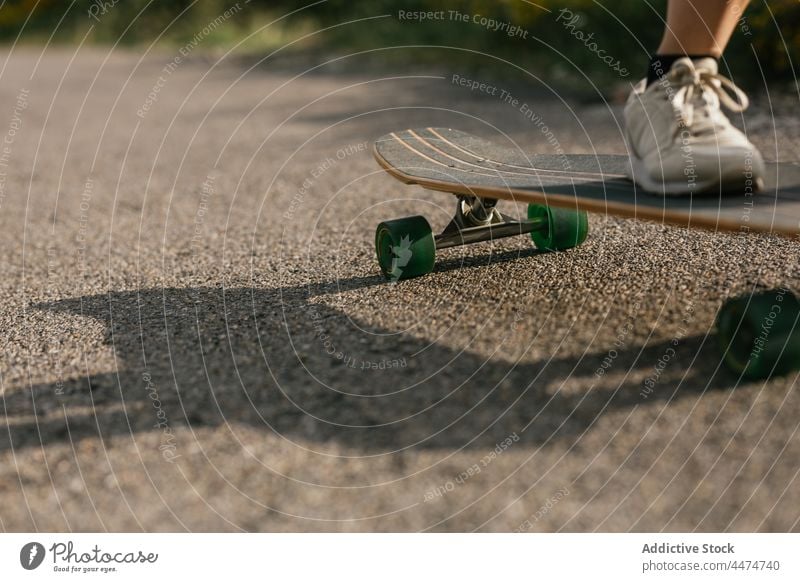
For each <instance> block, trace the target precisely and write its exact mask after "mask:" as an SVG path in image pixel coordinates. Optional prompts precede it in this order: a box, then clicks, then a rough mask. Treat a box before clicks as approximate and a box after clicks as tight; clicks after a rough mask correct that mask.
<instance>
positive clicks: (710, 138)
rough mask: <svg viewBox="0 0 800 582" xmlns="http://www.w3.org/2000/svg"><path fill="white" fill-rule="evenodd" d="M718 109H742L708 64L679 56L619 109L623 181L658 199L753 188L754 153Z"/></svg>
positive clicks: (759, 181) (757, 173) (739, 95)
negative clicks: (625, 153) (627, 164)
mask: <svg viewBox="0 0 800 582" xmlns="http://www.w3.org/2000/svg"><path fill="white" fill-rule="evenodd" d="M733 97H735V98H736V99H735V100H734V98H733ZM720 103H722V105H725V107H727V108H728V109H730V110H731V111H734V112H741V111H744V110H745V109H746V108H747V105H748V101H747V96H746V95H745V94H744V92H742V90H741V89H739V88H738V87H737V86H736V85H734V84H733V82H731V81H730V80H729V79H726V78H725V77H723V76H721V75H720V74H719V72H718V68H717V62H716V61H715V60H714V59H710V58H707V59H698V60H696V61H692V60H691V59H690V58H688V57H687V58H682V59H679V60H677V61H675V63H674V64H673V65H672V68H671V69H670V70H669V72H668V73H667V74H666V76H665V77H663V78H662V79H661V80H659V81H655V82H653V83H652V84H651V85H650V86H649V87H646V81H641V82H640V83H639V84H638V85H637V86H636V87H635V88H634V90H633V92H632V93H631V95H630V97H629V98H628V102H627V104H626V105H625V140H626V141H627V144H628V150H629V151H630V157H631V170H632V175H631V176H630V178H631V179H632V180H634V181H635V182H636V183H637V184H639V185H640V186H642V187H643V188H644V189H645V190H648V191H649V192H652V193H655V194H663V195H686V194H689V195H691V194H694V193H698V194H699V193H702V192H709V191H715V192H717V191H730V192H733V191H736V192H740V193H741V192H744V191H747V190H748V189H749V191H750V192H757V191H759V190H761V189H762V188H763V184H764V161H763V159H762V158H761V154H760V153H759V152H758V150H757V149H756V147H755V146H754V145H753V144H751V143H750V141H749V140H748V139H747V137H745V135H744V134H743V133H742V132H741V131H739V130H738V129H736V128H735V127H734V126H733V125H731V122H730V121H729V120H728V118H727V117H725V115H724V114H723V113H722V111H721V110H720Z"/></svg>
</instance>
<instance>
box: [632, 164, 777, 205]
mask: <svg viewBox="0 0 800 582" xmlns="http://www.w3.org/2000/svg"><path fill="white" fill-rule="evenodd" d="M630 160H631V167H632V169H633V175H628V178H629V179H630V180H632V181H633V182H635V183H636V184H638V185H639V186H641V187H642V188H643V189H644V190H646V191H647V192H648V193H649V194H654V195H657V196H658V195H660V196H675V197H680V196H691V195H693V194H718V193H719V192H723V193H724V192H731V193H733V192H736V193H742V192H745V191H747V188H748V187H749V188H750V190H751V191H752V192H753V193H755V192H761V191H762V190H763V189H764V179H763V178H762V177H761V176H753V177H751V178H747V177H746V176H745V175H744V174H745V173H744V172H743V171H742V170H737V171H735V172H732V173H730V174H727V175H726V174H723V175H722V176H721V177H720V179H714V180H705V181H702V180H697V181H695V182H694V183H693V186H691V187H690V186H689V183H688V182H687V181H686V180H679V181H673V182H660V181H658V180H653V179H652V178H650V175H649V173H648V172H647V169H646V168H645V166H644V162H643V161H642V160H641V159H640V158H639V157H638V156H636V155H631V156H630ZM748 180H749V181H750V184H749V185H748V183H747V182H748Z"/></svg>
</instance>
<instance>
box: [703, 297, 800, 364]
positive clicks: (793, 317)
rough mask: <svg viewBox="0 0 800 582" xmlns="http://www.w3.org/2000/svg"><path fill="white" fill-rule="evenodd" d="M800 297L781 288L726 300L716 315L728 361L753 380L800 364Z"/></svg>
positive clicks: (723, 349)
mask: <svg viewBox="0 0 800 582" xmlns="http://www.w3.org/2000/svg"><path fill="white" fill-rule="evenodd" d="M799 318H800V300H798V298H797V297H796V296H795V295H794V294H792V293H791V292H789V291H787V290H785V289H780V290H771V291H766V292H763V293H759V294H757V295H752V296H750V295H745V296H742V297H736V298H734V299H730V300H729V301H727V302H726V303H725V304H724V305H723V306H722V307H721V308H720V310H719V313H718V314H717V334H718V338H719V343H720V347H721V348H722V352H723V356H724V359H725V363H726V364H727V365H728V367H729V368H731V370H733V371H734V372H736V373H737V374H742V375H744V376H745V377H747V378H751V379H764V378H768V377H770V376H771V375H780V374H786V373H788V372H791V371H792V370H795V369H797V368H798V367H800V319H799Z"/></svg>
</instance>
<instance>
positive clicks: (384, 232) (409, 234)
mask: <svg viewBox="0 0 800 582" xmlns="http://www.w3.org/2000/svg"><path fill="white" fill-rule="evenodd" d="M375 251H376V253H377V255H378V264H379V265H380V267H381V271H383V274H384V275H386V277H387V278H388V279H391V280H392V281H399V280H400V279H410V278H412V277H419V276H420V275H427V274H428V273H430V272H431V271H433V265H434V263H435V260H436V243H435V241H434V238H433V231H432V230H431V225H430V224H428V221H427V220H425V218H424V217H422V216H409V217H408V218H400V219H398V220H387V221H386V222H381V223H380V224H379V225H378V228H377V230H376V231H375Z"/></svg>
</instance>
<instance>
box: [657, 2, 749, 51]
mask: <svg viewBox="0 0 800 582" xmlns="http://www.w3.org/2000/svg"><path fill="white" fill-rule="evenodd" d="M748 3H749V0H669V4H668V5H667V28H666V30H665V31H664V37H663V38H662V39H661V45H660V46H659V47H658V54H660V55H709V56H714V57H717V58H719V57H720V56H721V55H722V51H723V50H725V46H726V45H727V44H728V41H729V40H730V38H731V34H733V30H734V28H736V23H737V22H738V21H739V19H740V18H741V17H742V13H743V12H744V9H745V8H746V7H747V4H748Z"/></svg>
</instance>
